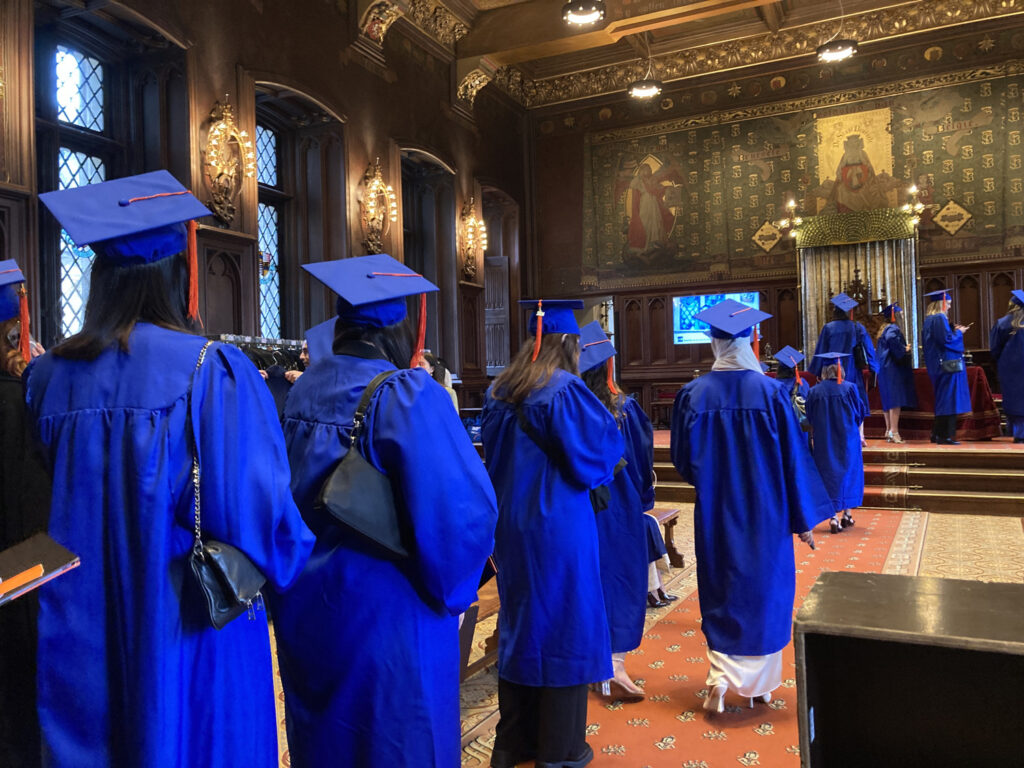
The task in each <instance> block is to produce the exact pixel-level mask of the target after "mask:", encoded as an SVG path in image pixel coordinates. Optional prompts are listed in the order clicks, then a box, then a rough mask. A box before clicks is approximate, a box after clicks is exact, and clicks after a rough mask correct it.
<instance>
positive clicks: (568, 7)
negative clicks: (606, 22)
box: [562, 0, 605, 27]
mask: <svg viewBox="0 0 1024 768" xmlns="http://www.w3.org/2000/svg"><path fill="white" fill-rule="evenodd" d="M604 12H605V5H604V0H569V2H568V3H566V4H565V5H563V6H562V21H564V22H565V23H566V24H574V25H576V26H578V27H582V26H586V25H587V24H594V23H595V22H598V21H600V20H601V19H603V18H604Z"/></svg>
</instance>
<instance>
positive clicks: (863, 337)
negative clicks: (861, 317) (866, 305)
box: [857, 323, 878, 373]
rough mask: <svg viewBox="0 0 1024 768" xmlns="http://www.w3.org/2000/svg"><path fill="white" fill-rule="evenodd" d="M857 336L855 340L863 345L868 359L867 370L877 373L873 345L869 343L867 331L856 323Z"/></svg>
mask: <svg viewBox="0 0 1024 768" xmlns="http://www.w3.org/2000/svg"><path fill="white" fill-rule="evenodd" d="M857 336H858V339H857V340H858V341H859V342H860V343H861V344H863V345H864V352H865V353H866V355H867V358H868V368H870V369H871V370H872V371H875V372H876V373H877V372H878V360H877V359H876V358H875V345H874V344H872V343H871V337H870V336H869V335H868V331H867V329H866V328H865V327H864V326H863V325H861V324H860V323H857Z"/></svg>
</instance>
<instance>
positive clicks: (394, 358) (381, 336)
mask: <svg viewBox="0 0 1024 768" xmlns="http://www.w3.org/2000/svg"><path fill="white" fill-rule="evenodd" d="M349 341H362V342H366V343H368V344H373V346H375V347H376V348H377V349H378V350H380V352H381V354H383V355H384V357H386V358H387V359H388V360H389V361H390V362H392V363H393V364H394V366H395V367H396V368H408V367H409V360H410V359H412V348H413V344H414V342H413V332H412V325H411V324H410V322H409V318H408V317H406V318H405V319H404V320H402V321H401V322H400V323H395V324H394V325H388V326H386V327H384V328H370V327H368V326H365V325H348V324H346V323H345V322H344V321H342V320H341V319H340V318H339V319H338V322H337V323H336V324H335V326H334V346H333V351H334V352H335V354H337V352H338V350H339V349H340V348H341V347H342V346H343V345H344V344H345V343H346V342H349Z"/></svg>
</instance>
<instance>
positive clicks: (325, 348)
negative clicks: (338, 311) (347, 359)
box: [306, 317, 338, 365]
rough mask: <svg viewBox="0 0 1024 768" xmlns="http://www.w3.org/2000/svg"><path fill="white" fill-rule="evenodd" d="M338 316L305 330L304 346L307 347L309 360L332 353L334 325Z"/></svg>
mask: <svg viewBox="0 0 1024 768" xmlns="http://www.w3.org/2000/svg"><path fill="white" fill-rule="evenodd" d="M337 322H338V318H336V317H332V318H331V319H330V320H325V321H324V322H322V323H320V324H319V325H314V326H313V327H312V328H310V329H309V330H308V331H306V346H307V347H308V348H309V362H310V364H311V365H312V364H313V363H315V362H316V361H317V360H323V359H325V358H328V357H330V356H331V355H333V354H334V326H335V325H336V324H337Z"/></svg>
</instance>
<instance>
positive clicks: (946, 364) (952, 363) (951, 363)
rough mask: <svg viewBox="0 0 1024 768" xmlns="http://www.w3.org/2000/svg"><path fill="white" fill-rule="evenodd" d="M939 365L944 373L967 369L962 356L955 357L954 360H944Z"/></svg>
mask: <svg viewBox="0 0 1024 768" xmlns="http://www.w3.org/2000/svg"><path fill="white" fill-rule="evenodd" d="M939 365H940V368H941V369H942V372H943V373H960V372H961V371H965V370H967V369H966V368H964V359H963V358H962V357H954V358H953V359H952V360H943V361H942V362H941V363H940V364H939Z"/></svg>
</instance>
